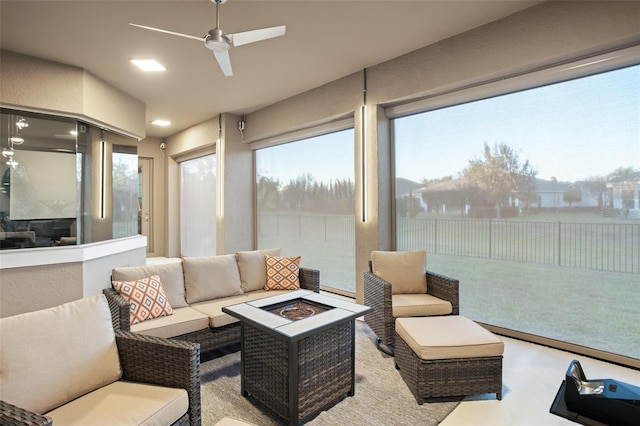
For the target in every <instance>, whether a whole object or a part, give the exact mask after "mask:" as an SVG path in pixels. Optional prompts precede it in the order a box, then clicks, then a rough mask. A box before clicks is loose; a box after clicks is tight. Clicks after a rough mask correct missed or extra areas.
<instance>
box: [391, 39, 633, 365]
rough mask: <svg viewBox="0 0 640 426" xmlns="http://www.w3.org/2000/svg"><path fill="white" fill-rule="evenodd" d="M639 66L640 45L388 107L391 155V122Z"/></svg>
mask: <svg viewBox="0 0 640 426" xmlns="http://www.w3.org/2000/svg"><path fill="white" fill-rule="evenodd" d="M637 65H640V45H635V46H631V47H624V48H621V49H617V50H609V51H607V52H603V53H599V54H593V55H589V56H582V57H577V58H573V59H571V60H567V61H563V62H561V63H556V64H552V65H549V66H545V67H539V68H535V69H530V70H526V71H522V72H518V73H514V74H511V75H509V76H508V77H504V78H499V79H494V80H489V81H484V82H481V83H478V84H473V85H470V86H464V87H458V88H456V89H452V90H447V91H443V92H440V93H437V94H434V95H431V96H427V97H424V98H420V99H413V100H411V101H407V102H403V103H396V104H389V105H387V106H386V108H385V115H386V117H387V118H388V119H389V121H390V139H391V146H392V152H395V143H396V141H395V139H394V138H395V136H394V135H395V131H394V119H396V118H402V117H406V116H410V115H415V114H420V113H424V112H429V111H434V110H437V109H441V108H446V107H451V106H456V105H461V104H464V103H468V102H475V101H480V100H484V99H488V98H491V97H496V96H502V95H507V94H511V93H516V92H519V91H524V90H529V89H534V88H539V87H543V86H546V85H551V84H555V83H561V82H566V81H570V80H574V79H578V78H582V77H588V76H593V75H596V74H600V73H605V72H609V71H614V70H617V69H622V68H626V67H630V66H637ZM391 169H392V173H391V176H392V179H395V177H396V170H395V160H392V163H391ZM391 199H392V200H395V199H396V193H395V185H392V194H391ZM391 220H392V230H393V238H392V245H393V247H394V249H396V248H397V238H396V211H395V202H393V203H392V218H391ZM481 324H482V325H483V326H485V327H486V328H487V329H489V330H491V331H493V332H496V333H498V334H502V335H505V336H508V337H514V338H517V339H521V340H526V341H529V342H532V343H537V344H541V345H545V346H549V347H552V348H557V349H561V350H566V351H570V352H573V353H577V354H582V355H586V356H590V357H593V358H597V359H602V360H605V361H608V362H614V363H617V364H621V365H625V366H629V367H632V368H640V360H638V359H635V358H632V357H629V356H625V355H620V354H616V353H611V352H606V351H604V350H600V349H594V348H590V347H585V346H582V345H579V344H575V343H570V342H566V341H560V340H556V339H553V338H549V337H544V336H539V335H535V334H531V333H527V332H525V331H518V330H513V329H509V328H505V327H501V326H496V325H492V324H484V323H481Z"/></svg>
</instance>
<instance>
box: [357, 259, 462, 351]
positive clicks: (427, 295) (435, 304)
mask: <svg viewBox="0 0 640 426" xmlns="http://www.w3.org/2000/svg"><path fill="white" fill-rule="evenodd" d="M376 256H377V258H378V265H379V266H378V267H376V264H375V262H374V260H375V257H376ZM425 256H426V254H425V253H424V251H414V252H382V251H375V252H373V253H372V260H370V261H369V271H367V272H365V273H364V304H365V305H367V306H371V307H372V308H373V311H372V312H370V313H369V314H366V315H365V316H364V320H365V322H366V323H367V325H369V327H371V330H372V331H373V332H374V333H375V334H376V336H377V338H376V343H377V345H378V348H379V349H381V350H382V351H384V352H386V353H388V354H390V355H393V352H394V347H395V320H396V318H398V317H412V316H432V315H458V314H459V312H460V296H459V286H460V282H459V281H458V280H457V279H454V278H451V277H448V276H445V275H441V274H437V273H435V272H432V271H428V270H426V268H425V263H424V262H425V260H424V259H425ZM407 257H408V259H409V260H408V262H409V263H406V262H405V260H407ZM414 261H415V263H411V262H414ZM389 266H391V269H392V270H389V269H390V268H389ZM408 270H411V271H410V272H409V271H408ZM376 272H377V273H376ZM383 275H384V276H385V277H387V278H388V279H385V278H384V277H383ZM411 275H420V276H421V281H422V282H423V283H424V285H423V288H424V290H422V291H406V290H400V289H398V282H401V281H403V280H405V279H406V278H407V277H408V276H411ZM391 281H395V282H396V283H395V284H396V285H395V288H394V286H393V285H392V283H391ZM405 291H406V292H405Z"/></svg>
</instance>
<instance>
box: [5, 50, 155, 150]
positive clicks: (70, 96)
mask: <svg viewBox="0 0 640 426" xmlns="http://www.w3.org/2000/svg"><path fill="white" fill-rule="evenodd" d="M0 87H2V90H1V91H0V103H2V104H3V105H6V106H15V107H16V108H20V107H22V108H28V109H32V110H36V111H42V112H52V113H55V112H58V113H65V114H70V115H72V116H75V117H77V118H81V119H86V120H88V121H90V122H94V123H96V124H104V125H105V126H106V127H108V128H110V129H113V130H117V131H120V132H123V133H127V134H130V135H133V136H135V137H137V138H139V139H141V138H144V136H145V134H146V128H145V126H146V123H145V110H146V107H145V105H144V103H143V102H141V101H139V100H137V99H135V98H133V97H131V96H129V95H127V94H125V93H123V92H121V91H120V90H118V89H116V88H114V87H113V86H109V85H108V84H107V83H105V82H103V81H102V80H99V79H97V78H96V77H94V76H93V75H91V74H89V73H87V72H86V71H84V70H83V69H81V68H77V67H72V66H69V65H63V64H59V63H57V62H51V61H47V60H44V59H40V58H35V57H32V56H26V55H21V54H18V53H15V52H10V51H7V50H0Z"/></svg>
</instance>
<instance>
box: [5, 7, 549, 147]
mask: <svg viewBox="0 0 640 426" xmlns="http://www.w3.org/2000/svg"><path fill="white" fill-rule="evenodd" d="M538 3H541V2H540V1H525V0H502V1H484V0H471V1H453V0H449V1H427V0H422V1H420V0H413V1H400V0H386V1H379V0H357V1H332V0H317V1H313V0H286V1H267V0H262V1H251V0H229V1H228V2H227V3H225V4H222V5H221V6H220V15H221V16H220V28H221V29H222V30H223V31H225V32H226V33H236V32H241V31H247V30H252V29H259V28H265V27H271V26H277V25H286V27H287V32H286V35H285V36H283V37H278V38H274V39H270V40H266V41H261V42H258V43H254V44H249V45H244V46H239V47H232V48H231V51H230V55H231V63H232V66H233V71H234V75H233V76H232V77H224V76H223V74H222V72H221V71H220V68H219V67H218V65H217V63H216V61H215V58H214V57H213V54H212V53H211V51H209V50H208V49H207V48H205V47H204V45H203V44H202V43H200V42H199V41H197V40H190V39H185V38H181V37H175V36H171V35H167V34H162V33H157V32H152V31H147V30H143V29H140V28H135V27H132V26H130V25H128V23H129V22H133V23H137V24H142V25H147V26H152V27H158V28H163V29H166V30H170V31H175V32H180V33H185V34H190V35H194V36H204V35H205V34H206V33H207V32H208V31H209V30H210V29H212V28H214V27H215V4H213V3H212V2H211V0H198V1H188V0H181V1H150V0H145V1H103V0H84V1H57V0H49V1H31V0H18V1H6V0H1V1H0V18H1V21H0V31H1V32H0V47H2V49H7V50H11V51H14V52H18V53H22V54H26V55H32V56H37V57H41V58H45V59H49V60H53V61H57V62H61V63H64V64H69V65H73V66H77V67H81V68H84V69H85V70H87V71H89V72H91V73H92V74H94V75H96V76H97V77H99V78H101V79H103V80H105V81H106V82H108V83H110V84H112V85H113V86H115V87H117V88H119V89H121V90H122V91H124V92H126V93H128V94H130V95H131V96H133V97H135V98H137V99H139V100H141V101H143V102H144V103H145V104H146V108H147V110H146V119H147V122H149V121H151V120H153V119H155V118H165V119H169V120H171V121H172V122H173V124H172V126H170V127H167V128H160V127H157V126H153V125H151V124H147V136H155V137H164V136H170V135H172V134H174V133H176V132H178V131H180V130H183V129H185V128H187V127H189V126H192V125H194V124H197V123H200V122H202V121H205V120H207V119H209V118H212V117H215V116H216V115H218V114H220V113H224V112H230V113H237V114H248V113H250V112H252V111H255V110H257V109H259V108H261V107H264V106H266V105H270V104H272V103H275V102H278V101H280V100H283V99H286V98H288V97H291V96H293V95H295V94H298V93H301V92H304V91H306V90H309V89H312V88H314V87H317V86H320V85H322V84H324V83H327V82H330V81H333V80H336V79H339V78H341V77H344V76H346V75H349V74H352V73H354V72H357V71H359V70H362V69H363V68H366V67H371V66H373V65H375V64H378V63H381V62H384V61H387V60H389V59H392V58H394V57H397V56H400V55H402V54H404V53H407V52H410V51H412V50H415V49H418V48H420V47H423V46H426V45H429V44H432V43H435V42H437V41H439V40H442V39H445V38H448V37H451V36H453V35H455V34H458V33H461V32H464V31H467V30H469V29H472V28H475V27H478V26H480V25H483V24H486V23H488V22H491V21H494V20H497V19H500V18H503V17H505V16H508V15H511V14H513V13H515V12H518V11H520V10H523V9H526V8H528V7H531V6H533V5H535V4H538ZM132 58H144V59H147V58H155V59H157V60H158V61H159V62H161V63H162V64H164V65H165V66H166V67H167V71H166V72H164V73H155V74H143V73H142V72H141V71H139V70H138V69H137V68H135V67H134V66H133V65H132V64H131V63H130V62H129V59H132Z"/></svg>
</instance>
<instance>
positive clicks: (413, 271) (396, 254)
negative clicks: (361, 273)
mask: <svg viewBox="0 0 640 426" xmlns="http://www.w3.org/2000/svg"><path fill="white" fill-rule="evenodd" d="M426 266H427V253H426V252H425V251H424V250H418V251H373V252H371V269H372V272H373V273H374V274H375V275H377V276H379V277H380V278H382V279H384V280H386V281H389V282H390V283H391V289H392V290H391V292H392V293H393V294H407V293H426V292H427V277H426Z"/></svg>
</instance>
